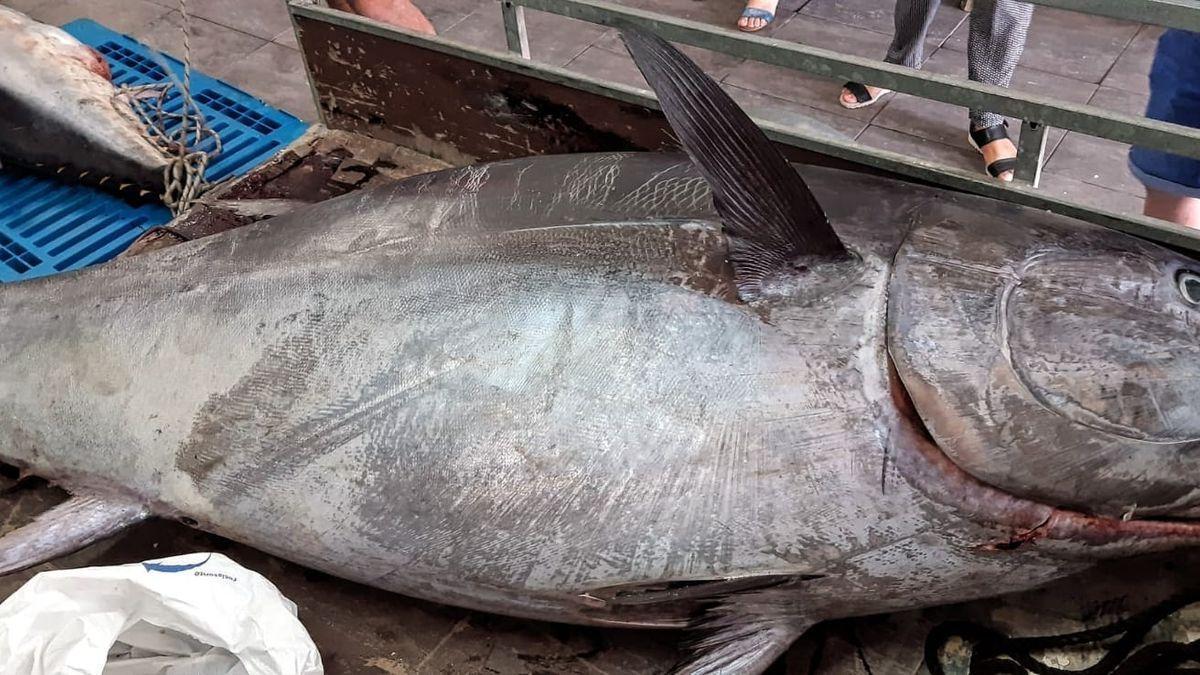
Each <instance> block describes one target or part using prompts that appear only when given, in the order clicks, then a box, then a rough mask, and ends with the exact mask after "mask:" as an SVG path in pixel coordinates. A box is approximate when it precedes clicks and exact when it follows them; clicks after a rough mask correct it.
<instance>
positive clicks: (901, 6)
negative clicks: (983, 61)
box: [842, 0, 941, 106]
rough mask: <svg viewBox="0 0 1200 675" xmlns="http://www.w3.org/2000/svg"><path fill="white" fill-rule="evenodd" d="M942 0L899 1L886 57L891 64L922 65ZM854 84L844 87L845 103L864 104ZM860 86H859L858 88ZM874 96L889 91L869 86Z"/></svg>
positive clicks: (877, 96)
mask: <svg viewBox="0 0 1200 675" xmlns="http://www.w3.org/2000/svg"><path fill="white" fill-rule="evenodd" d="M940 4H941V0H896V11H895V14H893V16H892V19H893V21H894V22H895V32H894V33H893V34H892V44H891V45H890V46H889V47H888V51H887V56H885V57H884V58H883V60H884V61H887V62H888V63H896V64H899V65H902V66H908V67H909V68H920V67H921V64H922V63H924V61H925V38H926V36H928V35H929V27H930V26H931V25H933V19H934V17H935V16H937V10H938V6H939V5H940ZM853 86H854V85H853V83H848V84H847V86H846V87H843V88H842V105H846V106H853V105H858V104H861V103H862V101H860V98H861V96H855V92H853V91H851V87H853ZM855 88H856V87H855ZM865 89H866V91H867V93H868V94H869V95H870V99H871V100H872V101H873V100H874V99H877V98H879V97H880V96H881V95H883V94H885V93H887V90H886V89H882V88H880V87H872V86H869V85H867V86H866V87H865Z"/></svg>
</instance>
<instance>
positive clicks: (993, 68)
mask: <svg viewBox="0 0 1200 675" xmlns="http://www.w3.org/2000/svg"><path fill="white" fill-rule="evenodd" d="M1032 18H1033V5H1031V4H1029V3H1027V2H1018V1H1017V0H975V5H974V7H972V9H971V17H970V22H971V25H970V37H969V38H968V40H967V71H968V77H970V78H971V79H972V80H974V81H976V82H983V83H985V84H994V85H996V86H998V87H1007V86H1008V85H1009V84H1010V83H1011V82H1012V77H1013V73H1014V72H1016V70H1017V62H1018V61H1019V60H1020V59H1021V52H1023V51H1024V50H1025V35H1026V33H1027V32H1028V30H1029V22H1030V20H1032ZM970 119H971V129H972V130H981V129H987V128H989V127H995V126H997V125H1002V124H1004V117H1003V116H1001V115H997V114H996V113H993V112H988V111H985V110H972V111H971V114H970ZM980 152H982V153H983V159H984V163H985V164H986V165H988V166H992V165H993V164H995V163H996V162H998V161H1001V160H1004V159H1011V158H1015V157H1016V156H1017V148H1016V146H1015V145H1013V143H1012V141H1010V140H1008V139H1007V138H1000V139H998V140H994V141H992V142H990V143H986V144H983V145H981V146H980ZM1000 166H1003V165H1000ZM1012 177H1013V173H1012V171H1003V172H1001V174H1000V175H999V176H998V178H1000V179H1001V180H1005V181H1010V180H1012Z"/></svg>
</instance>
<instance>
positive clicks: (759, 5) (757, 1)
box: [737, 0, 779, 32]
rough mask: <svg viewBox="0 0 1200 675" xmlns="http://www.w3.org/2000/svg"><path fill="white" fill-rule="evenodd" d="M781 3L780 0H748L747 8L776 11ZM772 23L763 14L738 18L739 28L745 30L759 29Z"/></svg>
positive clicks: (772, 12)
mask: <svg viewBox="0 0 1200 675" xmlns="http://www.w3.org/2000/svg"><path fill="white" fill-rule="evenodd" d="M778 5H779V2H778V0H747V2H746V9H761V10H763V11H764V12H770V13H771V14H774V13H775V8H776V7H777V6H778ZM769 23H771V22H770V21H768V20H767V19H766V18H765V17H761V16H743V17H741V18H740V19H738V22H737V25H738V28H740V29H742V30H744V31H751V32H753V31H758V30H762V29H764V28H766V27H767V24H769Z"/></svg>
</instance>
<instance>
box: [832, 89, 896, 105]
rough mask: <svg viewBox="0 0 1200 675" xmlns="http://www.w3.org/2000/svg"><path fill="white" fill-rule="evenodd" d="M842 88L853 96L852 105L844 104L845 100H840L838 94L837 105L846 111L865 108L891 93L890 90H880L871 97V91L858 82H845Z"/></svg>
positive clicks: (840, 97)
mask: <svg viewBox="0 0 1200 675" xmlns="http://www.w3.org/2000/svg"><path fill="white" fill-rule="evenodd" d="M842 88H843V89H845V90H846V91H848V92H850V93H851V94H852V95H853V96H854V103H846V99H844V98H842V96H841V94H838V103H840V104H842V107H843V108H846V109H848V110H858V109H859V108H865V107H867V106H869V105H872V104H874V103H875V102H876V101H878V100H879V99H881V98H883V95H884V94H890V93H892V90H891V89H881V90H880V91H879V94H878V95H877V96H872V95H871V91H870V90H869V89H867V88H866V87H865V86H864V85H863V84H861V83H859V82H847V83H846V84H843V85H842Z"/></svg>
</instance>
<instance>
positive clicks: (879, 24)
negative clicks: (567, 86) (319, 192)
mask: <svg viewBox="0 0 1200 675" xmlns="http://www.w3.org/2000/svg"><path fill="white" fill-rule="evenodd" d="M416 1H417V3H418V4H419V5H421V6H422V7H423V8H424V9H425V10H426V12H427V13H428V14H429V17H430V20H431V21H432V22H433V24H434V26H435V27H436V28H437V29H438V31H439V32H440V34H441V35H442V36H443V37H445V38H448V39H451V40H456V41H459V42H464V43H468V44H472V45H476V46H483V47H489V48H493V49H503V48H504V32H503V29H502V27H501V21H500V13H499V9H498V6H497V3H496V2H495V0H416ZM619 1H620V2H622V3H623V4H626V5H630V6H635V7H639V8H642V9H651V10H655V11H659V12H663V13H666V14H670V15H673V16H679V17H683V18H688V19H692V20H696V21H703V22H706V23H710V24H713V25H717V26H722V27H729V26H732V23H733V21H735V20H736V16H737V14H738V12H739V11H740V8H741V4H740V2H739V1H738V0H701V1H697V0H619ZM0 4H8V5H12V6H15V7H17V8H18V9H21V10H23V11H27V12H29V13H30V14H31V15H33V16H34V17H35V18H38V19H41V20H43V21H47V22H53V23H64V22H66V21H69V20H71V19H75V18H80V17H90V18H93V19H96V20H98V21H100V22H102V23H104V24H105V25H107V26H109V27H111V28H114V29H116V30H121V31H123V32H127V33H130V34H132V35H133V36H135V37H137V38H139V39H142V40H143V41H145V42H147V43H149V44H150V45H152V46H154V47H156V48H159V49H162V50H164V51H167V52H169V53H172V54H175V55H179V54H180V52H181V35H180V32H179V24H180V14H179V11H178V0H0ZM187 6H188V8H189V12H190V13H191V14H192V25H193V37H192V45H193V59H194V61H195V63H196V66H197V67H198V68H199V69H200V70H202V71H204V72H206V73H208V74H210V75H213V76H216V77H219V78H222V79H225V80H226V81H229V82H231V83H233V84H235V85H238V86H240V87H242V88H244V89H246V90H248V91H250V92H252V93H254V94H257V95H258V96H261V97H263V98H264V99H265V100H267V101H268V102H270V103H272V104H274V105H277V106H280V107H283V108H285V109H287V110H290V111H292V112H294V113H296V114H298V115H300V116H301V117H304V118H306V119H310V120H311V119H315V117H316V112H315V110H314V108H313V103H312V100H311V97H310V95H309V91H308V86H307V83H306V80H305V74H304V69H303V65H302V63H301V60H300V56H299V54H298V53H297V51H296V44H295V39H294V36H293V35H292V33H291V25H290V22H289V21H288V17H287V12H286V10H285V8H284V6H283V0H187ZM778 14H779V17H778V19H777V20H776V21H775V23H774V24H773V25H772V26H771V27H770V28H769V29H768V30H767V31H764V34H766V35H769V36H771V37H775V38H778V39H783V40H791V41H795V42H800V43H804V44H808V45H813V46H817V47H825V48H830V49H837V50H839V51H843V52H847V53H851V54H856V55H859V56H865V57H871V58H878V57H881V56H882V55H883V53H884V51H885V50H886V48H887V44H888V42H889V40H890V39H891V29H892V1H891V0H784V2H783V3H781V6H780V9H779V12H778ZM527 17H528V22H529V29H530V36H531V40H530V41H531V44H532V49H533V56H534V58H536V59H538V60H541V61H545V62H547V63H551V64H554V65H559V66H566V67H568V68H571V69H573V70H576V71H578V72H582V73H587V74H589V75H593V76H597V77H602V78H605V79H610V80H615V81H619V82H626V83H629V84H635V85H639V86H645V84H644V81H643V80H642V78H641V75H640V73H638V71H637V68H636V67H634V65H633V63H632V61H631V60H630V58H629V56H628V54H627V53H626V52H625V50H624V48H623V47H622V45H621V43H620V41H619V40H618V39H617V38H616V35H615V34H614V33H613V32H612V31H610V30H605V29H604V28H602V27H599V26H595V25H592V24H587V23H582V22H578V21H572V20H569V19H564V18H561V17H557V16H553V15H549V14H544V13H540V12H532V11H530V12H527ZM965 19H966V14H965V13H963V12H962V11H960V10H958V9H957V8H956V6H954V5H952V4H950V3H949V2H947V4H946V5H945V6H943V7H942V9H941V11H940V12H939V15H938V17H937V19H936V20H935V21H934V24H933V28H932V29H931V31H930V36H929V40H928V43H927V45H926V57H927V61H926V65H925V67H926V68H927V69H929V70H931V71H934V72H938V73H944V74H949V75H957V76H965V73H966V54H965V45H966V36H967V23H968V22H967V21H966V20H965ZM1160 33H1161V29H1158V28H1155V27H1152V26H1142V25H1139V24H1135V23H1129V22H1123V21H1115V20H1112V19H1104V18H1099V17H1091V16H1087V15H1082V14H1076V13H1071V12H1065V11H1060V10H1055V9H1050V8H1046V7H1038V8H1037V9H1036V10H1035V12H1034V23H1033V28H1032V29H1031V31H1030V35H1029V40H1028V43H1027V46H1026V49H1025V54H1024V56H1023V57H1022V59H1021V66H1020V68H1019V69H1018V71H1017V75H1016V78H1015V81H1014V82H1013V86H1014V87H1015V88H1019V89H1023V90H1027V91H1034V92H1039V93H1043V94H1046V95H1049V96H1052V97H1055V98H1061V99H1064V100H1068V101H1075V102H1079V103H1092V104H1094V105H1098V106H1101V107H1105V108H1109V109H1112V110H1119V111H1122V112H1127V113H1131V114H1141V113H1142V112H1143V110H1144V107H1145V104H1146V95H1147V93H1146V92H1147V88H1146V72H1147V70H1148V68H1149V65H1150V59H1151V56H1152V54H1153V50H1154V45H1155V41H1156V39H1157V38H1158V36H1159V34H1160ZM687 51H688V52H689V53H690V54H691V55H692V56H693V57H694V58H696V59H697V60H698V61H699V62H700V63H701V65H702V66H704V68H705V69H706V70H707V71H708V72H710V73H711V74H713V75H714V76H715V77H717V78H719V79H721V80H722V82H723V84H724V85H725V87H726V89H727V90H728V91H729V92H730V93H731V94H733V95H734V97H735V98H736V99H737V100H738V101H740V102H741V103H742V104H743V105H745V106H747V107H748V108H750V109H752V111H753V112H754V113H755V114H756V115H758V116H760V117H763V118H766V119H771V120H773V121H776V122H779V123H783V124H789V125H796V126H805V127H808V128H814V129H819V130H824V131H829V130H832V131H833V132H836V133H840V134H843V135H845V136H848V137H851V138H855V139H857V140H859V141H860V142H862V143H865V144H868V145H872V146H875V147H881V148H887V149H891V150H895V151H899V152H905V153H910V154H913V155H917V156H922V157H927V158H931V159H936V160H939V161H943V162H946V163H948V164H952V165H955V166H960V167H963V168H967V169H970V170H979V171H981V170H982V162H981V160H980V158H979V156H978V155H977V154H976V153H975V152H974V151H973V150H971V149H970V148H969V147H968V146H967V145H966V141H965V136H966V113H965V111H964V110H962V109H959V108H956V107H955V106H951V105H947V104H944V103H938V102H935V101H927V100H923V99H918V98H915V97H911V96H906V95H903V94H898V95H892V96H889V97H888V98H887V99H886V100H885V101H883V102H881V103H880V104H879V105H876V106H872V107H870V108H865V109H861V110H857V111H849V110H846V109H844V108H842V107H841V106H839V105H838V103H837V100H836V99H837V95H838V92H839V89H840V84H841V83H840V82H834V81H830V80H826V79H822V78H820V77H816V76H812V75H806V74H802V73H797V72H794V71H790V70H787V69H783V68H778V67H773V66H767V65H764V64H761V63H756V62H743V61H741V60H740V59H736V58H733V57H730V56H726V55H723V54H716V53H712V52H706V51H704V50H699V49H692V48H688V49H687ZM1016 126H1018V125H1014V127H1016ZM1014 131H1015V129H1014ZM1049 140H1050V144H1049V146H1048V148H1047V162H1046V170H1045V173H1044V179H1043V187H1044V189H1046V190H1048V191H1054V192H1055V194H1060V195H1064V196H1069V197H1073V198H1075V199H1079V200H1083V201H1086V202H1089V203H1093V204H1096V205H1098V206H1105V207H1108V208H1112V209H1116V210H1120V211H1126V212H1140V211H1141V203H1142V189H1141V186H1140V185H1139V184H1138V183H1137V182H1136V181H1135V180H1134V179H1133V176H1132V175H1130V173H1129V171H1128V169H1127V168H1126V166H1125V154H1126V152H1127V146H1123V145H1121V144H1119V143H1113V142H1109V141H1104V140H1101V139H1095V138H1092V137H1088V136H1084V135H1081V134H1074V133H1064V132H1063V131H1061V130H1059V131H1055V132H1052V134H1051V136H1050V139H1049Z"/></svg>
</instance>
